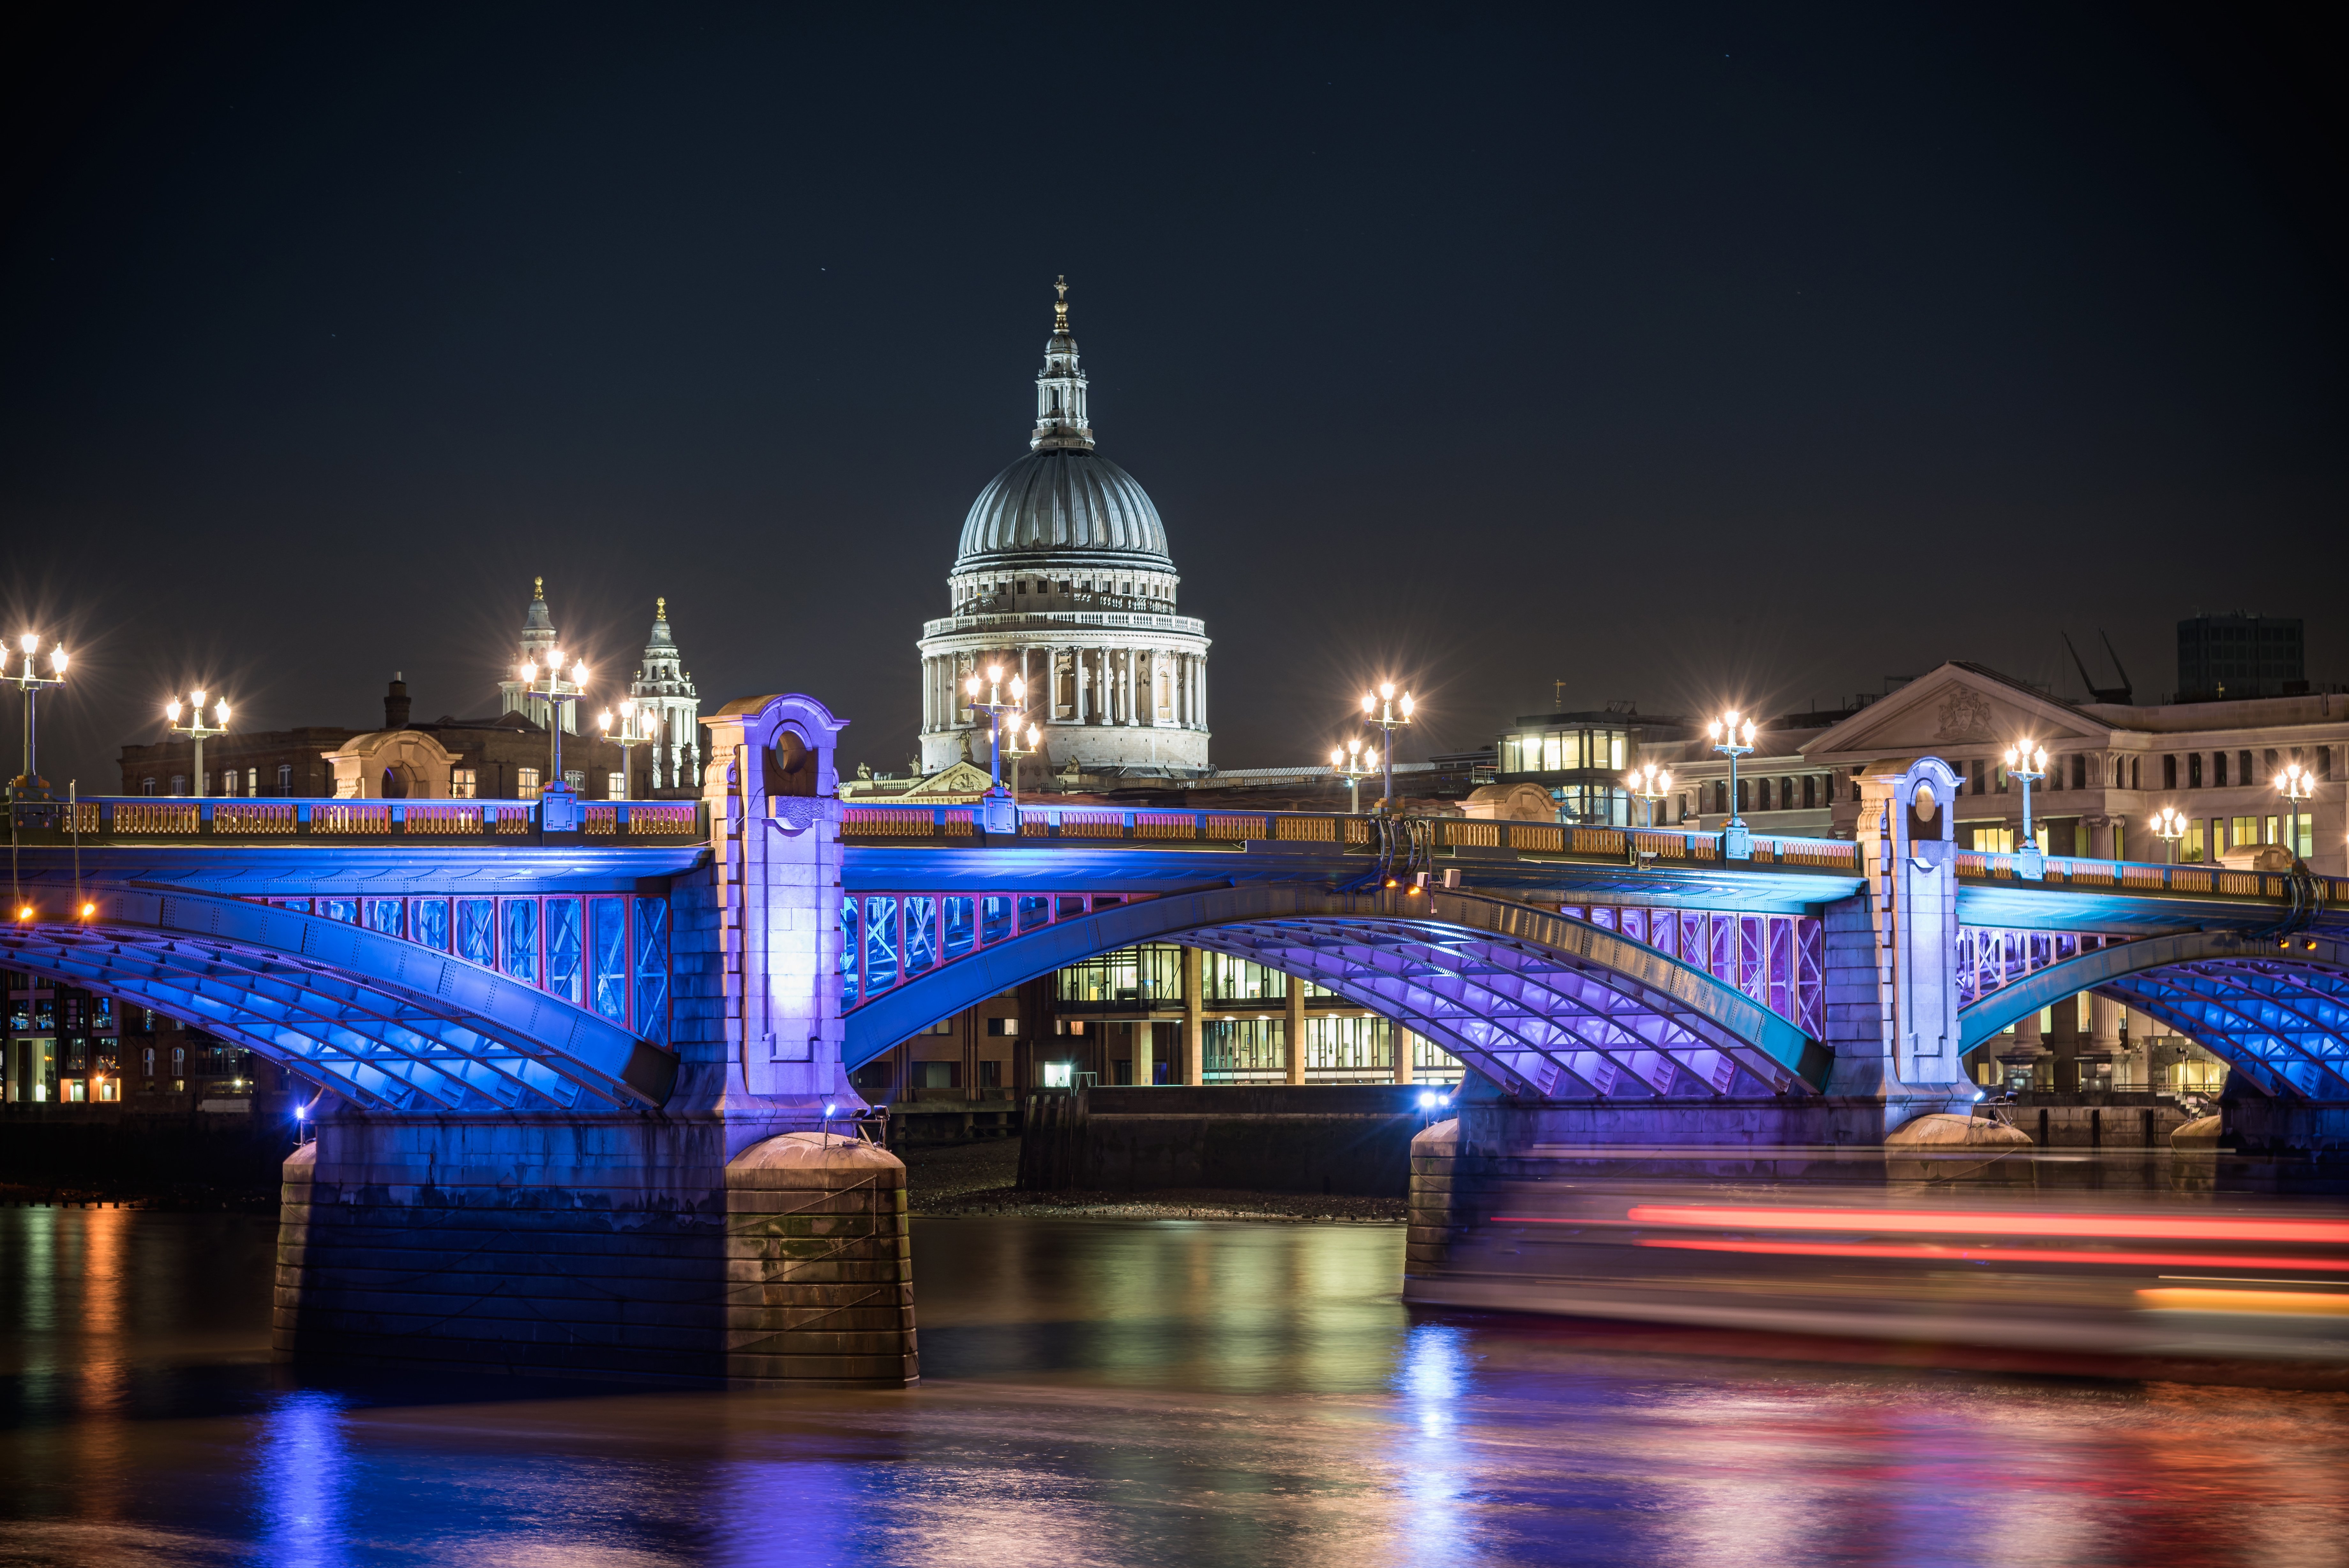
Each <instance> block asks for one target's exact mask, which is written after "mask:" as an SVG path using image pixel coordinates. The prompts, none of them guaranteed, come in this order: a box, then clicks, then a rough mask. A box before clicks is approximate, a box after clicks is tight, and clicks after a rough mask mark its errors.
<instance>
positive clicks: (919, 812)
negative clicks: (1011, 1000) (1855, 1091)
mask: <svg viewBox="0 0 2349 1568" xmlns="http://www.w3.org/2000/svg"><path fill="white" fill-rule="evenodd" d="M1372 820H1373V819H1371V817H1368V816H1350V815H1348V814H1346V813H1344V812H1323V811H1185V810H1171V809H1165V808H1157V807H1109V806H1029V805H1023V806H1021V807H1020V808H1019V837H1020V838H1022V839H1044V840H1052V841H1150V842H1160V843H1165V842H1176V843H1199V844H1231V845H1238V844H1243V843H1249V842H1269V843H1291V844H1317V843H1319V844H1328V845H1330V847H1331V848H1332V849H1335V850H1340V851H1346V850H1359V851H1364V852H1368V851H1370V850H1371V848H1372V846H1373V843H1374V840H1373V837H1372V830H1371V823H1372ZM1426 820H1427V821H1428V822H1429V823H1430V824H1431V827H1430V830H1431V831H1432V833H1433V835H1434V837H1433V843H1434V847H1435V848H1437V849H1439V850H1451V851H1461V850H1467V851H1478V850H1503V851H1511V852H1514V853H1516V854H1520V855H1527V854H1530V855H1578V856H1592V855H1598V856H1604V857H1607V858H1609V859H1610V860H1625V859H1629V858H1630V856H1632V855H1633V854H1638V855H1640V856H1642V857H1649V858H1653V859H1657V860H1669V861H1718V860H1720V858H1721V835H1720V834H1719V833H1700V832H1683V831H1681V830H1676V829H1655V830H1648V829H1640V828H1599V827H1582V826H1578V825H1575V824H1571V823H1558V822H1504V821H1491V820H1482V819H1476V818H1467V817H1432V818H1428V819H1426ZM978 831H979V828H978V808H977V807H976V806H963V805H944V806H916V805H903V806H900V805H879V804H874V805H852V806H847V807H845V808H843V810H842V812H841V834H842V836H843V837H844V838H849V839H884V840H886V839H896V840H907V839H911V840H930V841H954V840H957V839H968V838H975V837H977V836H978ZM1754 861H1755V863H1757V864H1760V865H1765V866H1777V865H1801V866H1816V867H1820V868H1824V869H1827V870H1834V871H1847V872H1853V873H1855V874H1856V873H1857V872H1858V870H1859V849H1858V846H1857V845H1856V844H1854V843H1852V842H1851V841H1849V840H1845V839H1795V838H1776V839H1756V840H1754Z"/></svg>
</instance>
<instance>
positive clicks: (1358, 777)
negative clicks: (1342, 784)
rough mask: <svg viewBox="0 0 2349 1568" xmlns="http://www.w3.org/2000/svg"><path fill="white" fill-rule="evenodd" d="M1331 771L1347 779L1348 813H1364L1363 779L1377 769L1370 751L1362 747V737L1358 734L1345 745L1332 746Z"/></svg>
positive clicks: (1350, 814) (1359, 814)
mask: <svg viewBox="0 0 2349 1568" xmlns="http://www.w3.org/2000/svg"><path fill="white" fill-rule="evenodd" d="M1376 771H1377V769H1374V768H1372V767H1371V756H1370V753H1369V752H1367V751H1364V750H1363V749H1362V738H1361V736H1356V737H1355V738H1353V739H1351V740H1349V741H1348V742H1346V744H1345V745H1343V746H1333V747H1331V748H1330V772H1332V773H1335V774H1336V775H1337V776H1338V777H1339V778H1340V779H1344V780H1345V781H1346V814H1347V815H1348V816H1350V817H1359V816H1361V814H1362V780H1363V779H1368V778H1369V777H1370V776H1371V774H1372V773H1374V772H1376Z"/></svg>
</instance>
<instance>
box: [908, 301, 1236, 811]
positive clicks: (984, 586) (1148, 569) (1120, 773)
mask: <svg viewBox="0 0 2349 1568" xmlns="http://www.w3.org/2000/svg"><path fill="white" fill-rule="evenodd" d="M1052 289H1053V294H1054V298H1053V304H1052V335H1051V336H1050V338H1048V339H1046V341H1045V344H1044V366H1043V369H1042V370H1041V371H1040V372H1039V373H1038V375H1037V377H1036V425H1035V428H1034V429H1033V430H1032V431H1031V432H1030V436H1029V439H1028V447H1029V450H1028V453H1027V455H1026V456H1024V457H1022V458H1020V459H1019V460H1018V461H1016V462H1014V463H1012V465H1011V466H1010V467H1009V468H1007V469H1004V470H1003V471H1002V472H1001V473H999V474H998V475H996V476H995V478H994V479H993V480H990V481H989V482H988V486H987V488H986V489H985V490H981V491H980V492H979V495H978V500H975V501H973V502H972V503H971V507H970V511H969V512H968V514H967V515H965V517H964V518H963V526H962V544H961V548H960V549H959V550H958V551H957V552H956V556H955V562H954V566H953V569H952V570H951V571H950V572H949V573H947V598H948V609H949V611H950V612H951V614H948V615H947V617H946V618H945V619H942V620H936V621H930V622H926V623H925V624H924V625H923V628H922V638H921V642H920V648H921V654H922V763H923V767H924V769H925V770H926V771H936V770H937V769H942V768H946V767H948V766H950V765H951V764H953V763H954V762H956V761H957V760H960V759H961V758H964V757H966V756H976V757H978V758H985V756H986V754H987V728H986V717H985V716H984V715H983V714H979V713H977V712H975V711H974V710H973V709H971V708H969V707H965V706H964V697H963V683H964V682H965V681H966V680H967V679H968V676H970V675H971V674H972V673H973V672H974V671H977V670H980V669H984V668H986V667H988V665H999V666H1002V667H1004V668H1005V669H1006V670H1007V672H1013V671H1016V672H1017V673H1018V674H1019V676H1020V677H1021V679H1022V680H1023V681H1024V682H1025V684H1026V686H1027V689H1028V691H1029V692H1030V694H1031V696H1030V703H1029V709H1028V715H1027V720H1026V721H1027V722H1030V723H1033V724H1035V725H1036V726H1037V727H1039V728H1040V729H1041V730H1042V732H1043V750H1044V752H1045V758H1044V761H1045V766H1046V768H1047V769H1050V770H1051V771H1052V772H1053V773H1054V774H1056V775H1065V774H1066V773H1067V772H1068V771H1069V769H1071V767H1073V768H1074V769H1075V771H1076V772H1077V773H1078V774H1079V775H1080V776H1085V777H1111V778H1118V777H1124V778H1167V777H1192V776H1195V775H1197V774H1200V773H1204V772H1206V771H1207V767H1208V764H1207V733H1208V732H1207V674H1206V663H1207V646H1208V641H1207V636H1206V625H1205V624H1203V623H1202V622H1200V621H1198V620H1196V619H1195V618H1193V617H1190V616H1185V615H1181V614H1177V613H1176V610H1175V599H1176V593H1177V590H1178V589H1179V588H1180V586H1181V583H1182V578H1181V576H1180V575H1179V574H1178V573H1176V572H1175V570H1174V557H1173V556H1172V555H1171V554H1170V553H1169V552H1168V551H1167V546H1166V529H1165V525H1164V523H1163V522H1161V521H1159V517H1158V509H1157V507H1156V506H1155V505H1154V504H1153V503H1152V501H1151V499H1150V495H1149V492H1148V491H1146V490H1143V488H1142V486H1141V484H1140V483H1139V482H1137V481H1136V480H1135V479H1134V478H1133V475H1131V474H1129V473H1127V472H1126V471H1125V470H1124V469H1122V468H1120V467H1118V466H1117V464H1115V463H1113V462H1112V461H1110V460H1109V459H1107V458H1104V457H1102V455H1101V454H1100V453H1099V452H1098V451H1096V450H1095V449H1094V443H1093V430H1092V408H1091V406H1090V397H1091V391H1090V387H1089V386H1088V383H1087V380H1086V377H1085V374H1084V371H1083V368H1082V366H1081V362H1080V361H1079V358H1078V356H1077V340H1076V335H1075V334H1074V333H1073V332H1072V331H1071V328H1070V326H1069V285H1068V280H1067V279H1066V278H1062V279H1060V280H1059V281H1057V282H1055V283H1054V284H1053V285H1052ZM1006 678H1007V679H1008V678H1009V675H1008V674H1007V677H1006ZM974 742H975V745H974Z"/></svg>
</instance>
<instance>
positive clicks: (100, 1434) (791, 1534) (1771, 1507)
mask: <svg viewBox="0 0 2349 1568" xmlns="http://www.w3.org/2000/svg"><path fill="white" fill-rule="evenodd" d="M914 1237H915V1257H916V1291H917V1299H918V1302H919V1310H920V1314H921V1319H922V1362H923V1370H924V1374H925V1376H924V1379H923V1381H922V1383H921V1385H920V1386H919V1387H916V1388H914V1389H910V1390H905V1391H903V1392H896V1391H892V1392H876V1393H859V1394H837V1393H834V1394H825V1395H768V1394H743V1393H717V1392H673V1391H657V1390H649V1391H648V1390H634V1389H616V1388H613V1387H608V1386H607V1387H595V1388H587V1387H572V1386H569V1385H557V1384H550V1383H545V1382H535V1381H532V1382H514V1383H498V1382H488V1381H482V1380H479V1379H475V1380H469V1381H467V1382H464V1383H459V1384H448V1385H437V1384H432V1383H419V1382H416V1381H410V1380H403V1381H400V1382H398V1383H393V1384H386V1383H382V1382H378V1381H371V1380H368V1379H365V1378H357V1377H351V1378H330V1377H316V1376H308V1377H294V1376H292V1375H290V1374H289V1373H288V1372H286V1371H285V1369H283V1368H279V1367H274V1366H273V1365H271V1363H270V1361H269V1359H268V1348H267V1347H268V1315H269V1295H270V1252H271V1247H272V1244H273V1242H274V1223H273V1222H271V1221H269V1220H266V1219H264V1218H260V1217H257V1216H248V1215H230V1214H216V1215H204V1214H186V1213H168V1212H142V1211H131V1210H59V1209H11V1210H5V1211H0V1249H5V1250H4V1251H0V1310H5V1329H6V1332H5V1337H0V1346H5V1348H0V1358H5V1359H4V1360H0V1370H5V1408H0V1563H7V1564H14V1563H71V1564H77V1565H79V1564H113V1563H138V1564H145V1563H207V1564H209V1563H268V1564H319V1565H326V1564H336V1563H464V1564H469V1565H472V1564H480V1565H503V1564H513V1565H517V1568H542V1565H552V1564H563V1565H565V1568H574V1565H589V1568H603V1565H611V1568H651V1565H656V1564H664V1565H665V1564H671V1563H795V1564H796V1563H809V1564H823V1563H944V1564H988V1565H996V1564H1002V1565H1011V1564H1018V1565H1019V1568H1031V1565H1050V1568H1061V1565H1070V1564H1093V1563H1101V1564H1122V1565H1130V1564H1154V1563H1181V1564H1210V1565H1212V1564H1226V1563H1230V1564H1292V1563H1294V1564H1328V1565H1330V1568H1379V1565H1384V1564H1404V1563H1429V1564H1436V1563H1442V1564H1498V1563H1639V1564H1680V1563H1700V1564H1745V1563H1757V1564H1803V1563H1885V1564H1933V1563H2116V1564H2137V1563H2163V1564H2199V1563H2242V1564H2260V1565H2262V1568H2287V1565H2296V1564H2319V1563H2344V1562H2349V1398H2344V1397H2342V1396H2338V1395H2329V1394H2312V1393H2300V1392H2287V1391H2274V1390H2261V1389H2242V1388H2223V1387H2192V1386H2187V1385H2175V1384H2125V1383H2108V1382H2092V1381H2079V1382H2069V1381H2052V1380H2027V1379H2017V1378H2001V1377H1982V1376H1974V1375H1961V1374H1951V1373H1932V1372H1910V1371H1899V1370H1884V1369H1870V1368H1867V1367H1851V1366H1846V1367H1838V1366H1834V1365H1824V1364H1805V1363H1797V1362H1790V1361H1777V1360H1770V1359H1764V1358H1761V1357H1754V1356H1745V1355H1735V1356H1733V1355H1727V1354H1696V1355H1692V1354H1664V1353H1661V1352H1659V1351H1657V1350H1655V1349H1653V1348H1652V1347H1640V1343H1639V1342H1637V1341H1634V1340H1630V1339H1623V1338H1615V1339H1610V1338H1609V1336H1607V1335H1605V1334H1603V1333H1585V1332H1577V1331H1571V1330H1568V1329H1567V1328H1564V1327H1562V1326H1557V1325H1545V1324H1542V1323H1539V1322H1531V1321H1527V1320H1505V1319H1476V1318H1470V1317H1459V1318H1451V1319H1444V1320H1429V1319H1424V1318H1422V1319H1417V1320H1414V1318H1413V1315H1411V1314H1410V1313H1408V1312H1406V1311H1405V1310H1404V1309H1403V1308H1402V1306H1401V1305H1398V1303H1397V1301H1396V1299H1395V1294H1394V1293H1395V1286H1396V1282H1397V1278H1398V1274H1399V1271H1400V1268H1401V1264H1402V1231H1401V1229H1400V1228H1399V1227H1392V1226H1384V1225H1379V1226H1371V1225H1330V1224H1236V1223H1217V1222H1176V1221H1130V1222H1126V1221H1085V1220H1025V1219H985V1220H924V1221H917V1222H916V1225H915V1231H914Z"/></svg>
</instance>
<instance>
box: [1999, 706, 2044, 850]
mask: <svg viewBox="0 0 2349 1568" xmlns="http://www.w3.org/2000/svg"><path fill="white" fill-rule="evenodd" d="M2005 762H2006V776H2007V777H2008V778H2009V779H2021V780H2023V842H2022V844H2021V846H2020V847H2018V848H2017V849H2016V850H2015V851H2014V874H2015V875H2016V876H2018V877H2021V878H2023V880H2024V881H2025V882H2038V881H2041V880H2042V879H2044V877H2045V876H2046V875H2047V854H2046V851H2044V850H2042V849H2041V848H2040V847H2039V836H2038V835H2037V834H2036V833H2034V832H2033V831H2032V830H2031V786H2032V785H2033V783H2034V782H2035V781H2037V780H2039V779H2044V778H2046V777H2047V748H2045V747H2044V746H2041V745H2039V744H2038V743H2037V742H2036V741H2030V740H2025V741H2023V742H2022V743H2020V744H2019V745H2015V746H2010V747H2008V748H2006V758H2005Z"/></svg>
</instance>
